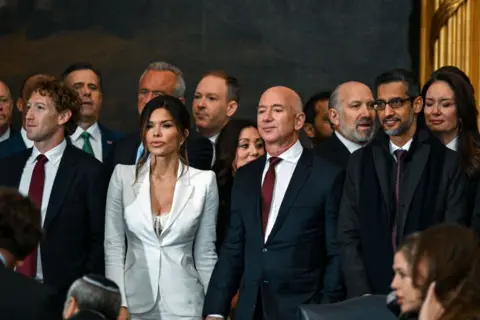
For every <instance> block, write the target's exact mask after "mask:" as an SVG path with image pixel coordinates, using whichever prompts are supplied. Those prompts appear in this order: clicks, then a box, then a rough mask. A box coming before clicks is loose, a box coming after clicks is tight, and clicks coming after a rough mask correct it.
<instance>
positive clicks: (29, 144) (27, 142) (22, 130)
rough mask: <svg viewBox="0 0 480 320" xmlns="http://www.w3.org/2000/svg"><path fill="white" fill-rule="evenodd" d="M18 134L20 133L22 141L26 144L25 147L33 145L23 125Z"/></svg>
mask: <svg viewBox="0 0 480 320" xmlns="http://www.w3.org/2000/svg"><path fill="white" fill-rule="evenodd" d="M20 134H21V135H22V139H23V143H25V146H27V149H29V148H31V147H33V141H32V140H30V139H28V137H27V130H25V129H24V128H23V127H22V129H21V130H20Z"/></svg>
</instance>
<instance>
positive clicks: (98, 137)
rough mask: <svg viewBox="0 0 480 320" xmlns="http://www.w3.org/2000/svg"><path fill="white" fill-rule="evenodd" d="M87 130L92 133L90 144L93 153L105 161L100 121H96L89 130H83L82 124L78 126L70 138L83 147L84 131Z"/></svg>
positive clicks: (78, 146)
mask: <svg viewBox="0 0 480 320" xmlns="http://www.w3.org/2000/svg"><path fill="white" fill-rule="evenodd" d="M85 131H87V132H88V133H89V134H90V144H91V145H92V149H93V154H94V155H95V158H97V160H99V161H100V162H102V161H103V154H102V151H103V150H102V132H101V131H100V127H99V126H98V122H95V123H94V124H92V125H91V126H90V127H88V129H87V130H83V129H82V128H81V127H80V126H78V127H77V130H75V132H74V133H73V134H72V135H71V136H70V139H71V141H72V143H73V145H74V146H75V147H77V148H79V149H83V145H84V140H83V138H82V133H83V132H85Z"/></svg>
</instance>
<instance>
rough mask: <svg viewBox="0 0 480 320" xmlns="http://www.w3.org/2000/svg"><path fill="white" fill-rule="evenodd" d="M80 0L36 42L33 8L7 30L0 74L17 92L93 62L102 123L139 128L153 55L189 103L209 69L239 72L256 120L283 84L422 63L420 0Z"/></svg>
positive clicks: (303, 85)
mask: <svg viewBox="0 0 480 320" xmlns="http://www.w3.org/2000/svg"><path fill="white" fill-rule="evenodd" d="M29 1H32V0H29ZM54 1H55V0H54ZM70 1H71V0H64V1H63V2H62V5H61V7H60V5H58V4H54V10H53V11H52V12H53V13H54V16H55V19H56V26H55V28H53V29H52V30H51V31H52V32H51V34H50V35H47V36H43V37H42V38H41V39H36V40H31V39H29V38H31V37H32V36H31V32H32V30H31V29H28V25H29V24H31V23H32V21H34V19H35V14H33V15H31V16H30V17H29V18H28V19H26V21H24V22H23V24H22V25H19V26H18V28H17V29H16V30H15V31H14V32H13V33H11V34H8V35H6V36H3V37H0V48H1V49H0V78H1V79H2V80H5V81H6V82H7V83H8V84H9V85H10V86H11V87H12V89H13V92H14V95H17V94H16V93H18V90H19V87H20V85H21V83H22V81H23V79H24V78H25V76H27V75H29V74H31V73H33V72H45V73H53V74H57V75H58V74H60V73H61V72H62V70H63V69H64V68H65V67H66V66H67V65H68V64H69V63H71V62H77V61H90V62H92V63H93V64H95V65H96V66H97V67H98V68H99V69H100V70H101V71H102V72H103V74H104V84H105V86H104V109H103V113H102V118H103V119H102V122H103V123H105V124H106V125H107V126H110V127H112V128H114V129H121V130H124V131H130V130H131V129H133V128H134V127H135V126H136V125H137V121H136V119H137V117H136V111H135V110H136V90H137V82H138V78H139V76H140V74H141V73H142V72H143V70H144V69H145V67H146V66H147V65H148V63H150V62H152V61H159V60H164V61H168V62H170V63H173V64H176V65H178V66H179V67H180V68H181V69H182V71H183V72H184V74H185V78H186V82H187V106H188V108H189V109H190V106H191V98H192V94H193V91H194V89H195V85H196V83H197V82H198V80H199V78H200V77H201V75H202V74H203V73H204V72H206V71H209V70H212V69H224V70H226V71H227V72H228V73H230V74H232V75H234V76H236V77H238V78H239V80H240V81H241V83H242V84H243V90H242V98H241V103H240V109H239V111H238V115H237V116H238V117H248V118H253V117H254V116H255V106H256V104H257V102H258V98H259V96H260V94H261V92H262V91H264V90H265V89H266V88H268V87H270V86H273V85H280V84H281V85H286V86H290V87H292V88H294V89H295V90H297V91H298V92H299V93H300V94H301V95H302V97H304V98H307V97H308V96H309V95H311V94H312V93H314V92H315V91H318V90H322V89H329V88H332V87H334V86H335V85H337V84H338V83H340V82H342V81H346V80H351V79H355V80H360V81H363V82H366V83H367V84H369V85H371V84H372V82H373V79H374V78H375V76H376V75H377V74H379V73H380V72H382V71H385V70H387V69H390V68H395V67H404V68H408V69H412V68H413V69H414V71H416V70H415V69H417V66H418V62H417V60H418V55H417V52H418V37H417V34H418V32H419V29H418V26H419V22H418V19H419V11H418V10H419V8H418V5H415V4H414V3H415V1H405V0H403V1H400V0H361V1H354V0H229V1H225V0H197V1H194V0H170V1H167V0H165V1H161V0H117V1H109V2H108V3H107V2H106V0H97V1H85V2H78V1H71V3H70ZM102 1H105V3H104V2H102ZM20 2H21V0H20ZM417 2H418V1H417ZM30 10H31V9H30ZM0 23H2V22H0ZM37 30H38V29H37ZM47 31H48V30H47ZM27 32H29V33H27ZM33 37H35V35H34V36H33Z"/></svg>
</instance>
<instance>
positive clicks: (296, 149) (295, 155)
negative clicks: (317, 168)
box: [267, 140, 303, 163]
mask: <svg viewBox="0 0 480 320" xmlns="http://www.w3.org/2000/svg"><path fill="white" fill-rule="evenodd" d="M302 152H303V147H302V144H301V143H300V140H297V142H295V144H294V145H293V146H291V147H290V148H288V149H287V150H286V151H284V152H283V153H282V154H280V155H279V156H278V157H279V158H281V159H282V160H284V161H287V162H291V163H297V162H298V159H300V156H301V155H302ZM271 157H272V156H271V155H270V154H269V153H268V152H267V161H268V159H270V158H271Z"/></svg>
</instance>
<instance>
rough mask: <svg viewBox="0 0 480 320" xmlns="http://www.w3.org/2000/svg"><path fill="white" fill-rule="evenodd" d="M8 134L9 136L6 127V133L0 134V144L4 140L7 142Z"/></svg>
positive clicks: (8, 130) (8, 129)
mask: <svg viewBox="0 0 480 320" xmlns="http://www.w3.org/2000/svg"><path fill="white" fill-rule="evenodd" d="M10 134H11V132H10V127H8V128H7V131H5V133H4V134H2V136H1V137H0V142H1V141H5V140H7V139H8V138H10Z"/></svg>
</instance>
